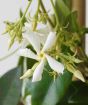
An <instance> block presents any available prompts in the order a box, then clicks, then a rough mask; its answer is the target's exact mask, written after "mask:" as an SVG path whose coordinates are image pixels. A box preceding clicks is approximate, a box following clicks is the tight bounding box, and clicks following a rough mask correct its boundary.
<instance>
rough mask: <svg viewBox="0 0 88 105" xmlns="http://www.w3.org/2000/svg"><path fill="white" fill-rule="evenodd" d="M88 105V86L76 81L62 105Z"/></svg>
mask: <svg viewBox="0 0 88 105" xmlns="http://www.w3.org/2000/svg"><path fill="white" fill-rule="evenodd" d="M63 104H64V105H88V85H87V84H85V83H83V82H80V81H76V82H72V84H71V85H70V87H69V90H68V92H67V94H66V95H65V97H64V99H63V100H62V102H61V103H60V105H63Z"/></svg>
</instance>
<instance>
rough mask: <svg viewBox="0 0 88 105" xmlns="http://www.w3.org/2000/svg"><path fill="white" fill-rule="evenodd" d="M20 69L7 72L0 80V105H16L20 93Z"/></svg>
mask: <svg viewBox="0 0 88 105" xmlns="http://www.w3.org/2000/svg"><path fill="white" fill-rule="evenodd" d="M21 69H22V68H21V67H17V68H15V69H12V70H11V71H9V72H7V73H6V74H5V75H3V76H2V77H1V78H0V105H17V103H18V102H19V100H20V95H21V94H20V92H21V86H22V85H21V81H20V79H19V78H20V75H21Z"/></svg>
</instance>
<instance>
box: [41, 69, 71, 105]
mask: <svg viewBox="0 0 88 105" xmlns="http://www.w3.org/2000/svg"><path fill="white" fill-rule="evenodd" d="M71 78H72V75H71V74H70V73H69V72H68V71H65V72H64V74H63V75H61V76H58V78H57V79H56V80H55V81H53V82H52V83H51V84H50V86H49V89H48V91H47V94H46V96H45V98H44V101H43V105H56V104H57V103H58V102H60V101H61V99H62V98H63V96H64V95H65V93H66V91H67V89H68V87H69V85H70V83H71Z"/></svg>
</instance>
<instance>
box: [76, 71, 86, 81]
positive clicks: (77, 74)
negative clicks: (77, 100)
mask: <svg viewBox="0 0 88 105" xmlns="http://www.w3.org/2000/svg"><path fill="white" fill-rule="evenodd" d="M74 76H75V77H77V78H78V79H80V80H81V81H83V82H85V79H84V77H83V75H82V73H81V72H80V71H79V70H76V71H75V72H74Z"/></svg>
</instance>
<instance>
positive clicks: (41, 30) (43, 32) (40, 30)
mask: <svg viewBox="0 0 88 105" xmlns="http://www.w3.org/2000/svg"><path fill="white" fill-rule="evenodd" d="M24 31H25V32H26V33H28V34H34V33H35V34H37V36H39V37H40V41H41V43H42V44H44V43H45V41H46V38H47V36H48V34H49V32H50V28H49V27H48V25H47V24H46V25H45V24H42V23H38V25H37V27H36V30H35V31H32V22H29V23H28V22H26V23H25V29H24Z"/></svg>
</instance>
